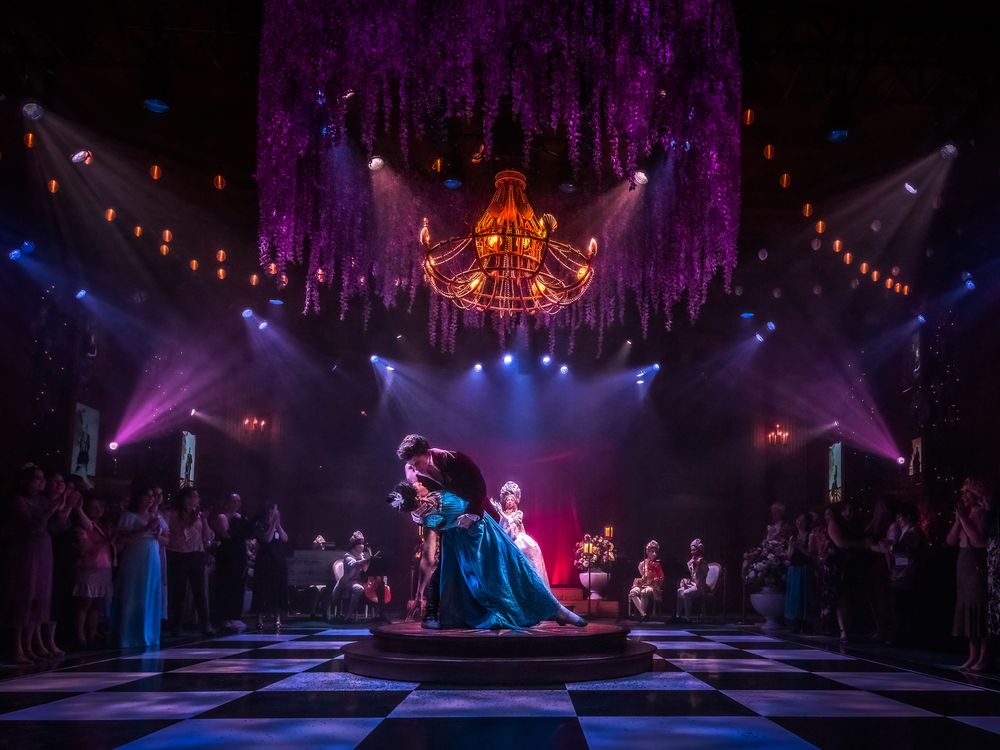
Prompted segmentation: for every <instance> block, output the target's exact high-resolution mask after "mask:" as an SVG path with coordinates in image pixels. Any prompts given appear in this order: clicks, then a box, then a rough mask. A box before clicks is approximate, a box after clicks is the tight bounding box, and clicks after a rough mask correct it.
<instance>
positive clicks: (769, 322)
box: [767, 320, 778, 331]
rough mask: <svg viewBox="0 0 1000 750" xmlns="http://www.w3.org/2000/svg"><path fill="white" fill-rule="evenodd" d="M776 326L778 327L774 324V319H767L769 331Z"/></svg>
mask: <svg viewBox="0 0 1000 750" xmlns="http://www.w3.org/2000/svg"><path fill="white" fill-rule="evenodd" d="M777 327H778V326H776V325H775V324H774V321H771V320H769V321H767V330H769V331H773V330H774V329H775V328H777Z"/></svg>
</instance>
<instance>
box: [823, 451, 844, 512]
mask: <svg viewBox="0 0 1000 750" xmlns="http://www.w3.org/2000/svg"><path fill="white" fill-rule="evenodd" d="M826 495H827V499H828V500H829V501H830V502H831V503H839V502H840V501H841V500H842V499H843V497H844V444H843V443H833V444H832V445H831V446H830V447H829V449H828V451H827V479H826Z"/></svg>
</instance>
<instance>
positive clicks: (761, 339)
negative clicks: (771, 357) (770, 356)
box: [753, 333, 764, 344]
mask: <svg viewBox="0 0 1000 750" xmlns="http://www.w3.org/2000/svg"><path fill="white" fill-rule="evenodd" d="M753 337H754V338H755V339H757V341H759V342H760V343H762V344H763V343H764V334H762V333H755V334H754V336H753Z"/></svg>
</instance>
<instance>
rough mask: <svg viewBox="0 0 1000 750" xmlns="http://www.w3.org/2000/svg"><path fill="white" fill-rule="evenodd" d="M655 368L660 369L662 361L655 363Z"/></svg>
mask: <svg viewBox="0 0 1000 750" xmlns="http://www.w3.org/2000/svg"><path fill="white" fill-rule="evenodd" d="M653 369H654V370H656V371H659V369H660V363H659V362H657V363H655V364H654V365H653Z"/></svg>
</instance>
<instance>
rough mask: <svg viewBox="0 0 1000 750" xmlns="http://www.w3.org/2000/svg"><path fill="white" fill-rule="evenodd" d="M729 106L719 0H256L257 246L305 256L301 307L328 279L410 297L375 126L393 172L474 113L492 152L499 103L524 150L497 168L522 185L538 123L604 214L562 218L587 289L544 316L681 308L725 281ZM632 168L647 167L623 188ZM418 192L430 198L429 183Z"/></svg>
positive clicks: (265, 252) (369, 294)
mask: <svg viewBox="0 0 1000 750" xmlns="http://www.w3.org/2000/svg"><path fill="white" fill-rule="evenodd" d="M739 114H740V69H739V55H738V48H737V38H736V30H735V26H734V22H733V15H732V8H731V6H730V3H729V2H728V0H552V1H550V2H546V1H545V0H536V2H527V1H526V0H499V1H498V0H450V1H448V2H445V1H443V0H409V1H408V2H397V1H395V0H364V2H362V1H361V0H265V14H264V26H263V33H262V40H261V58H260V95H259V144H258V166H257V179H258V183H259V192H260V256H261V261H262V263H263V264H265V266H266V265H267V264H269V263H271V262H274V263H275V264H276V266H277V268H278V269H279V273H283V272H285V270H286V268H287V267H288V266H290V265H296V264H302V265H304V266H305V268H306V270H307V277H306V300H305V309H306V310H307V311H309V310H315V309H318V306H319V294H318V287H319V285H321V284H331V283H334V284H335V285H336V286H337V287H338V288H339V289H340V300H341V312H342V314H343V313H344V311H346V308H347V305H348V303H349V301H350V300H351V299H353V298H358V297H360V298H362V299H363V300H365V305H366V309H367V306H368V305H370V303H371V302H372V300H374V299H380V300H382V301H383V302H384V303H385V304H386V305H389V306H392V305H398V304H404V305H405V304H408V303H411V302H412V296H413V293H414V292H415V290H416V289H417V288H419V287H420V286H421V285H423V283H424V281H423V274H422V270H421V265H420V264H421V261H422V259H423V254H422V252H421V249H420V247H419V245H418V243H417V230H418V229H419V226H420V217H421V214H423V215H426V210H427V209H426V206H423V207H422V206H420V205H419V203H420V202H421V201H419V200H414V199H412V196H413V195H415V194H416V193H417V192H419V189H418V188H417V187H415V186H414V187H413V188H412V191H413V192H412V193H408V194H407V195H409V197H410V198H411V199H410V200H408V201H407V200H400V197H401V193H403V192H405V190H403V189H402V188H400V187H399V185H398V184H396V185H395V187H394V188H393V189H392V190H393V193H392V194H391V195H384V196H380V195H379V194H378V188H377V186H376V185H375V183H376V181H377V176H376V175H375V173H372V172H369V169H368V158H369V157H370V156H371V155H372V153H373V148H374V144H375V143H376V140H377V139H379V138H383V137H385V136H386V135H388V136H391V137H392V138H393V139H394V142H395V143H396V144H398V154H399V163H398V164H396V165H395V167H396V171H395V174H394V178H393V179H394V180H403V181H405V180H406V179H407V174H408V173H407V163H408V160H409V158H410V157H409V154H410V146H411V145H412V144H413V143H414V142H415V140H416V139H420V138H423V137H424V136H425V135H426V134H427V133H428V131H429V130H431V129H434V128H439V127H440V125H441V123H442V121H445V120H449V119H451V118H459V119H461V120H464V121H467V122H468V123H474V124H477V125H478V124H481V127H482V142H483V144H484V146H485V158H486V159H489V157H490V155H491V153H492V148H493V135H494V126H495V124H497V122H498V119H503V118H508V119H510V120H511V121H512V122H513V123H514V124H515V125H516V126H518V127H519V129H520V132H521V133H522V134H523V135H522V149H521V151H522V157H521V159H522V164H521V165H516V164H505V165H502V166H503V167H512V168H518V167H520V168H521V169H524V170H525V171H526V172H527V174H528V178H529V185H530V180H531V164H530V161H531V155H532V141H533V139H536V138H537V137H539V136H543V135H544V136H551V135H553V134H555V135H558V136H561V137H564V138H565V140H566V146H567V148H566V151H567V154H568V159H569V163H570V166H571V168H572V171H573V174H574V175H576V176H577V177H578V178H579V179H580V180H581V181H585V182H586V183H587V184H588V185H589V186H590V190H589V191H588V193H587V195H589V196H590V198H588V199H587V200H591V199H592V201H591V202H592V204H593V210H591V209H590V208H588V209H587V210H586V211H583V210H580V209H581V206H580V205H579V204H578V205H577V213H578V214H581V215H585V216H589V217H590V221H591V222H594V221H596V222H597V224H598V225H597V226H593V224H590V225H587V226H585V227H584V226H582V225H581V231H582V232H586V234H585V235H581V236H579V237H574V236H569V235H561V239H564V240H566V241H571V242H585V241H586V239H587V238H588V237H589V236H590V235H594V236H596V237H597V238H598V240H599V241H600V246H601V255H600V257H599V260H598V264H597V267H596V275H595V281H594V283H593V285H592V287H591V289H590V291H589V292H588V293H587V295H586V296H585V297H584V298H583V299H582V300H581V301H580V302H579V303H577V305H576V306H575V307H573V308H571V309H570V310H567V311H564V312H562V313H560V314H558V315H556V316H554V317H553V318H551V319H547V320H548V321H549V322H553V323H556V324H564V325H567V326H569V327H570V328H571V329H575V328H577V327H579V326H580V325H590V326H592V327H594V328H596V329H598V330H599V331H601V332H603V331H604V330H605V329H606V328H607V327H608V326H609V325H611V324H613V323H614V322H615V321H617V320H620V319H621V317H622V315H623V311H624V308H625V305H627V304H636V305H638V308H639V313H640V316H641V320H642V322H643V326H644V327H646V326H648V324H649V320H650V317H651V316H652V315H653V314H654V313H662V314H664V319H665V320H666V321H667V324H668V325H669V322H670V319H671V316H670V310H671V307H672V306H673V304H674V303H675V302H677V301H678V300H679V299H680V298H681V297H682V296H683V295H685V294H686V295H687V307H688V310H689V313H690V314H691V315H692V316H693V315H695V314H696V313H697V311H698V309H699V308H700V307H701V305H702V304H703V303H704V301H705V298H706V294H707V289H708V285H709V283H710V282H711V280H712V279H713V277H714V276H715V274H716V272H717V271H719V270H721V271H722V272H723V275H724V280H725V285H726V286H727V287H728V284H729V277H730V274H731V272H732V270H733V267H734V266H735V263H736V234H737V224H738V216H739ZM349 123H351V125H350V127H349ZM349 131H350V132H351V133H353V135H350V134H349ZM640 168H642V169H643V170H644V171H645V173H646V174H648V176H649V182H648V184H645V185H641V186H639V187H638V188H637V189H636V190H635V191H634V192H633V191H632V190H631V189H632V188H635V187H636V182H637V180H636V174H637V170H638V169H640ZM642 177H643V175H640V176H639V182H641V181H642ZM442 192H446V191H442ZM530 192H531V188H530V187H529V193H530ZM449 200H450V201H451V204H453V205H454V204H456V203H457V201H458V199H456V198H450V199H449ZM532 201H533V202H534V203H535V204H536V205H537V206H539V207H541V206H544V205H545V204H546V203H548V200H547V198H546V196H544V195H542V196H539V195H532ZM425 202H430V203H431V204H432V205H434V206H435V207H436V208H437V209H438V210H442V209H441V204H442V198H441V197H440V196H435V197H434V198H433V200H432V201H425ZM484 206H485V202H483V203H482V206H480V208H479V211H480V212H481V209H482V207H484ZM465 208H466V209H467V210H468V211H475V210H476V207H475V206H466V207H465ZM456 213H460V211H459V209H456ZM461 218H463V217H462V216H452V217H451V221H452V223H455V221H457V220H459V219H461ZM432 222H434V223H435V224H437V222H436V221H435V219H434V218H432ZM560 223H561V224H562V217H560ZM407 293H408V294H407ZM437 304H438V302H437V301H436V300H432V309H433V308H434V307H436V306H437ZM442 304H448V303H442ZM442 310H444V312H442ZM439 313H440V314H439ZM478 315H479V314H476V313H467V312H463V313H459V312H458V311H456V310H446V309H445V308H441V309H439V310H437V311H435V312H434V313H433V314H432V321H431V323H432V327H433V328H439V329H440V330H439V332H438V331H434V332H433V333H432V336H433V337H434V338H435V339H436V340H437V341H438V342H439V343H441V344H442V345H443V346H444V347H445V348H451V347H453V345H454V336H455V330H456V328H457V327H458V324H459V320H460V319H461V320H462V321H464V323H465V324H472V325H482V322H483V321H482V320H481V319H475V320H473V319H472V318H473V316H478ZM508 324H509V321H508Z"/></svg>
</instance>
